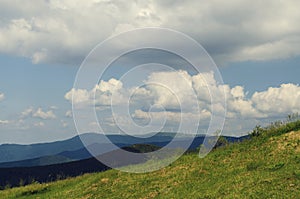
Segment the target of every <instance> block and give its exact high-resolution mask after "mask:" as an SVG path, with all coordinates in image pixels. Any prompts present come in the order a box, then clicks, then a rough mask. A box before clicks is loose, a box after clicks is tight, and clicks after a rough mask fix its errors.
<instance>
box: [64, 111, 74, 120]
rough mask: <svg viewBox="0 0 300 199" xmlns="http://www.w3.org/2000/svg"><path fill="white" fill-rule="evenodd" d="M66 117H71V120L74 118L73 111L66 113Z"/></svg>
mask: <svg viewBox="0 0 300 199" xmlns="http://www.w3.org/2000/svg"><path fill="white" fill-rule="evenodd" d="M65 116H66V117H70V118H71V117H73V113H72V111H71V110H68V111H67V112H66V114H65Z"/></svg>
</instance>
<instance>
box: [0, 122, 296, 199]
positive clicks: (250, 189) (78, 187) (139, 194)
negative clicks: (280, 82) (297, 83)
mask: <svg viewBox="0 0 300 199" xmlns="http://www.w3.org/2000/svg"><path fill="white" fill-rule="evenodd" d="M299 124H300V122H299V121H296V122H290V123H288V124H273V125H271V126H270V127H268V128H261V127H257V128H256V129H255V130H254V131H253V134H252V138H251V139H249V140H245V141H243V142H241V143H234V144H229V145H226V146H223V147H219V148H217V149H215V150H214V151H212V152H211V153H209V154H208V155H207V156H206V157H205V158H203V159H200V158H198V154H197V153H196V152H194V153H188V154H186V155H184V156H182V157H181V158H180V159H178V160H177V161H176V162H174V163H172V164H171V165H169V166H168V167H166V168H164V169H161V170H159V171H156V172H152V173H146V174H132V173H123V172H120V171H117V170H109V171H106V172H102V173H92V174H85V175H83V176H79V177H76V178H69V179H65V180H61V181H56V182H52V183H48V184H38V183H35V184H32V185H28V186H25V187H19V188H13V189H6V190H4V191H1V192H0V198H299V196H300V131H299V126H300V125H299Z"/></svg>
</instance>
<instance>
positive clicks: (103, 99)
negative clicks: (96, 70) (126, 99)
mask: <svg viewBox="0 0 300 199" xmlns="http://www.w3.org/2000/svg"><path fill="white" fill-rule="evenodd" d="M122 85H123V84H122V82H120V81H118V80H116V79H114V78H112V79H110V80H109V81H107V82H106V81H103V80H101V82H100V83H99V84H98V85H95V87H94V88H93V89H92V90H86V89H74V88H73V89H71V90H70V91H69V92H67V93H66V94H65V99H66V100H68V101H70V102H72V97H73V103H75V104H81V105H83V106H84V105H92V104H93V103H94V99H95V103H96V105H103V106H108V105H110V104H111V96H112V94H114V95H118V96H119V97H116V99H117V101H116V103H119V102H121V101H122V99H123V97H122V95H121V94H120V93H119V91H121V89H122Z"/></svg>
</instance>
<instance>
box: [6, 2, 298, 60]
mask: <svg viewBox="0 0 300 199" xmlns="http://www.w3.org/2000/svg"><path fill="white" fill-rule="evenodd" d="M299 7H300V2H299V1H294V0H286V1H272V0H266V1H263V2H252V1H251V2H249V1H246V0H244V1H239V2H237V1H235V0H229V1H226V2H225V1H220V0H214V1H198V0H191V1H176V2H174V1H152V0H149V1H136V2H133V3H130V4H129V3H127V2H123V1H84V2H74V1H69V0H62V1H56V0H51V1H39V2H35V4H34V5H33V4H31V3H30V2H25V3H24V2H23V1H14V2H11V1H8V0H4V1H1V6H0V13H1V14H0V15H1V23H0V24H1V26H0V27H1V28H0V51H1V52H5V53H11V54H14V55H19V56H25V57H28V58H31V59H32V62H34V63H40V62H56V63H74V62H76V63H78V62H80V61H82V59H83V58H84V57H85V56H86V54H87V53H88V52H89V51H90V50H91V49H92V48H93V47H94V46H95V45H96V44H98V43H99V42H101V41H103V40H104V39H105V38H107V37H108V36H111V35H114V34H117V33H118V32H122V31H125V30H130V29H132V28H137V27H147V26H158V27H168V28H173V29H176V30H179V31H182V32H184V33H186V34H188V35H190V36H192V37H194V38H195V39H196V40H197V41H199V42H200V43H201V44H203V45H204V47H205V48H206V49H207V50H208V52H209V53H210V54H211V55H212V56H213V58H215V59H216V60H217V61H218V62H219V63H222V62H228V61H242V60H269V59H277V58H287V57H291V56H295V55H299V54H300V50H299V47H298V46H299V43H300V35H299V31H300V26H299V21H300V13H299V12H298V9H297V8H299ZM174 13H176V14H175V15H174ZM232 13H234V15H232ZM195 27H199V28H195ZM160 37H161V35H160Z"/></svg>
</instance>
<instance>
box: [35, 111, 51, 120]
mask: <svg viewBox="0 0 300 199" xmlns="http://www.w3.org/2000/svg"><path fill="white" fill-rule="evenodd" d="M32 116H33V117H36V118H40V119H44V120H46V119H55V118H56V116H55V114H54V113H53V111H52V110H50V111H43V110H42V109H41V108H38V109H37V111H36V112H35V113H33V114H32Z"/></svg>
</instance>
